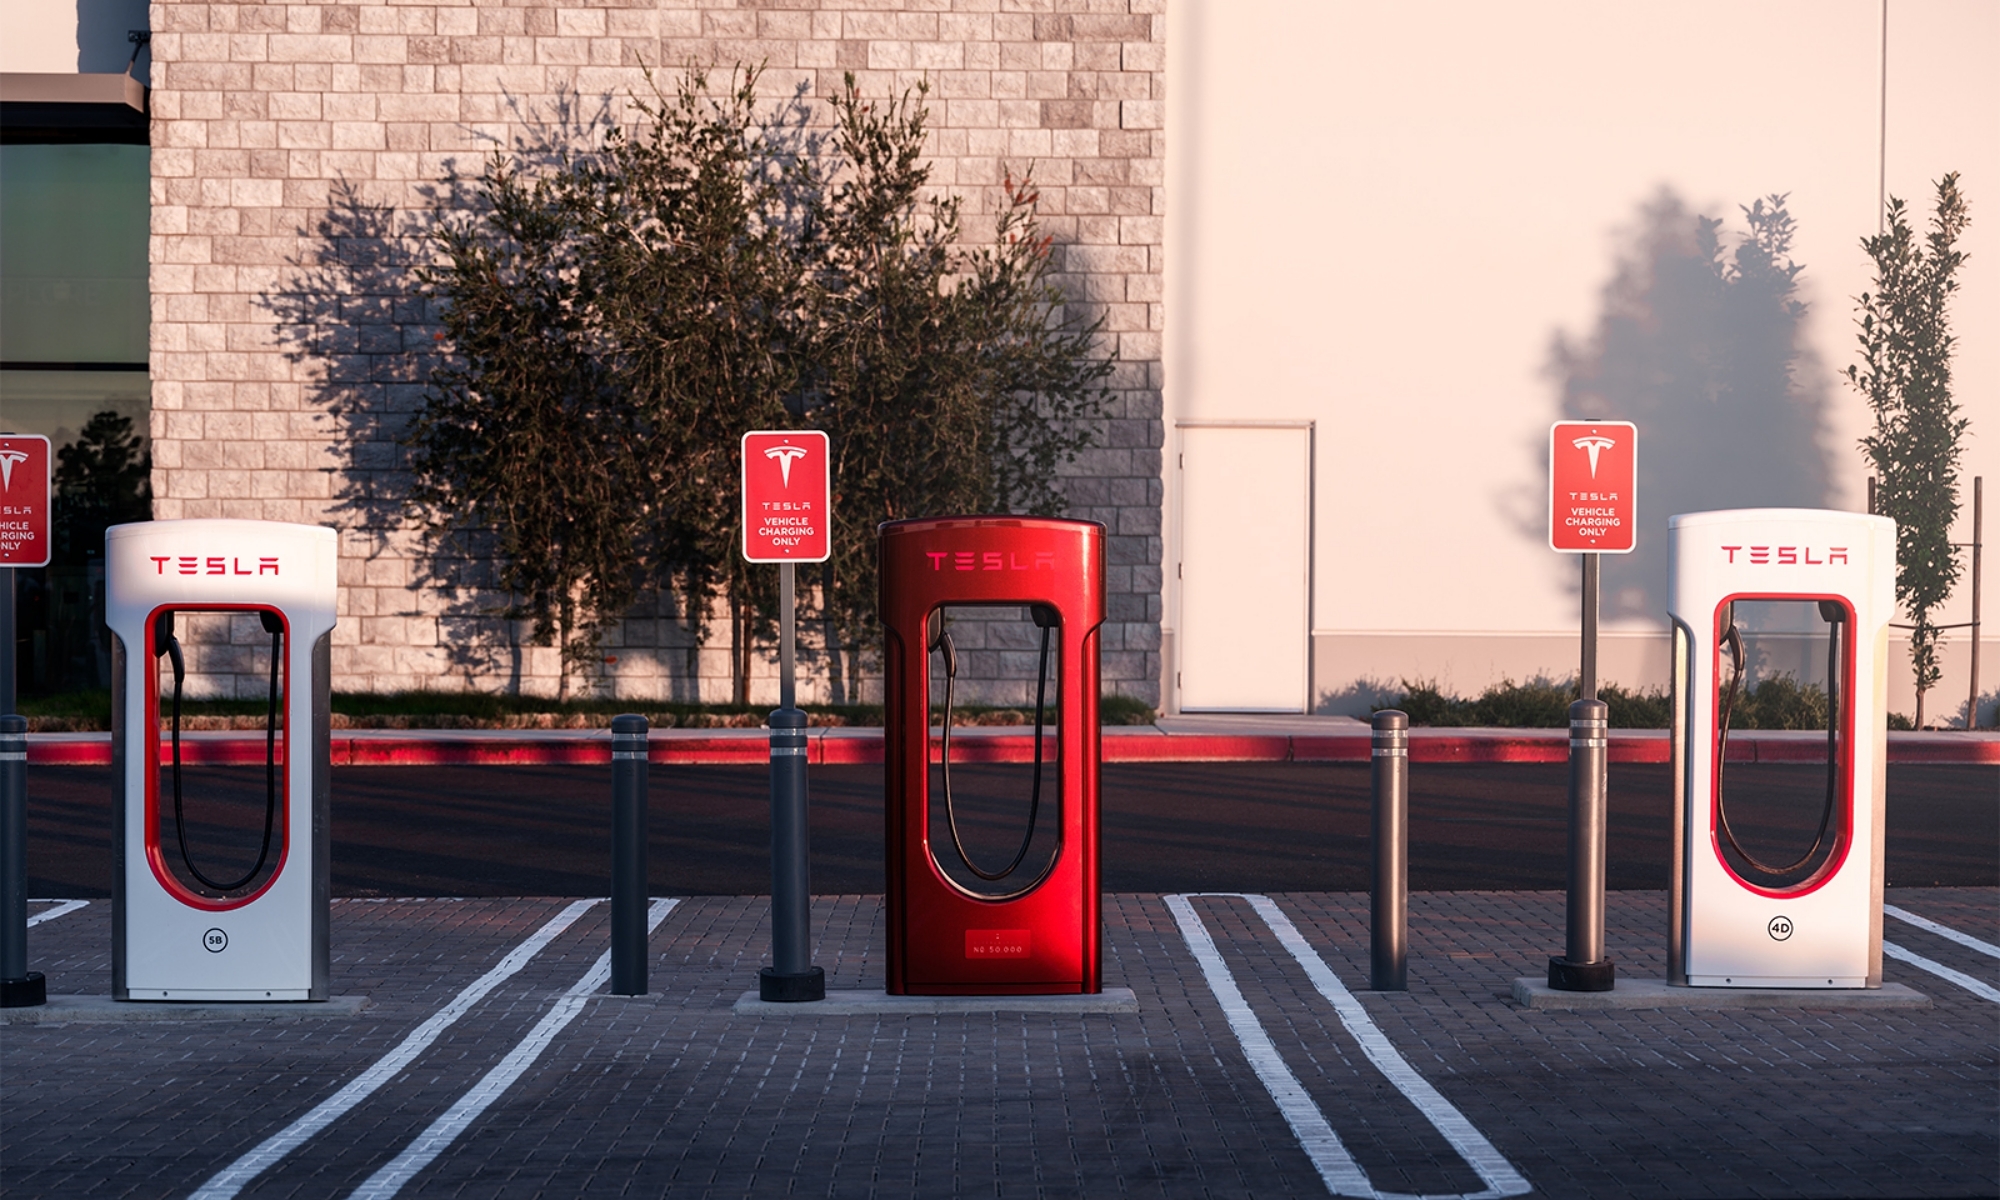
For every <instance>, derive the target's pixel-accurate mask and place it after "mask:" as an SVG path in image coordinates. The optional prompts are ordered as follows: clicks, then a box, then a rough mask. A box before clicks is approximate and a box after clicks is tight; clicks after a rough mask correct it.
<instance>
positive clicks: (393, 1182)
mask: <svg viewBox="0 0 2000 1200" xmlns="http://www.w3.org/2000/svg"><path fill="white" fill-rule="evenodd" d="M679 903H680V901H679V900H677V899H657V900H654V901H653V904H652V907H651V908H650V909H648V910H647V912H646V932H647V933H648V934H651V933H652V932H653V931H654V930H655V929H658V928H659V927H660V922H661V921H662V920H664V919H666V915H667V914H668V913H670V912H672V911H673V910H674V906H675V905H676V904H679ZM610 978H611V951H609V950H606V951H605V952H604V953H603V954H601V955H599V956H598V959H597V963H596V965H594V966H592V967H591V968H590V970H589V971H587V972H585V973H584V976H583V978H581V979H579V980H577V981H576V982H575V983H573V984H571V985H570V987H569V990H568V991H566V992H564V993H563V994H562V997H561V998H560V999H558V1000H557V1001H556V1004H555V1007H554V1008H552V1009H550V1010H549V1011H548V1012H547V1013H546V1014H545V1015H544V1016H543V1017H542V1019H541V1020H540V1021H538V1022H536V1024H535V1027H534V1028H533V1029H531V1030H529V1031H528V1036H526V1037H524V1038H522V1039H521V1040H520V1042H519V1043H517V1044H516V1045H515V1046H514V1048H513V1049H512V1050H509V1051H508V1052H507V1057H505V1058H503V1059H501V1060H500V1063H499V1065H497V1066H495V1067H494V1068H493V1069H492V1070H491V1071H488V1072H487V1073H486V1075H485V1077H484V1078H482V1079H480V1081H479V1082H478V1083H475V1084H473V1085H472V1088H471V1090H469V1091H467V1092H466V1093H465V1095H463V1096H460V1097H459V1098H458V1103H456V1104H454V1105H452V1106H451V1108H450V1109H448V1110H446V1112H445V1114H444V1115H443V1116H441V1117H439V1118H438V1119H437V1120H435V1121H433V1122H431V1124H430V1128H428V1129H426V1130H424V1131H423V1132H422V1133H420V1134H418V1135H417V1140H416V1141H414V1142H411V1143H410V1144H409V1146H408V1147H406V1148H405V1149H404V1150H403V1152H402V1153H401V1154H398V1155H397V1156H396V1157H395V1158H394V1159H393V1160H391V1161H390V1162H389V1163H388V1164H387V1165H386V1166H384V1167H383V1168H382V1169H381V1170H379V1171H377V1172H375V1173H374V1174H373V1175H370V1176H369V1177H368V1178H367V1179H365V1180H363V1181H362V1183H361V1186H360V1187H358V1188H355V1189H354V1191H353V1192H351V1193H349V1196H350V1200H390V1197H392V1196H394V1195H395V1194H396V1193H397V1192H400V1191H402V1190H403V1185H404V1184H406V1183H408V1182H410V1180H411V1179H413V1178H415V1177H416V1175H417V1172H419V1171H422V1170H423V1169H424V1168H425V1167H427V1166H429V1165H430V1164H431V1163H432V1162H433V1161H434V1160H436V1158H437V1156H438V1155H440V1154H443V1153H444V1152H445V1150H446V1149H447V1148H448V1147H450V1145H451V1144H452V1143H453V1142H455V1141H457V1140H458V1136H459V1135H460V1134H462V1133H464V1132H465V1131H466V1129H467V1127H469V1126H470V1125H471V1124H472V1123H473V1122H474V1121H476V1120H478V1119H479V1114H481V1113H483V1112H485V1111H486V1110H487V1109H488V1108H489V1107H491V1106H492V1104H493V1102H494V1101H495V1100H498V1099H499V1098H500V1096H501V1094H502V1093H503V1092H505V1091H506V1090H507V1089H508V1088H509V1087H512V1086H513V1084H514V1081H515V1080H517V1079H519V1078H520V1077H521V1076H522V1074H523V1073H524V1072H526V1071H527V1069H528V1068H529V1067H531V1066H533V1065H535V1060H536V1059H537V1058H540V1057H541V1055H542V1051H544V1050H546V1049H548V1047H549V1043H550V1042H552V1041H554V1040H555V1037H556V1035H557V1034H558V1033H561V1032H562V1031H563V1029H564V1027H565V1026H567V1025H568V1024H569V1023H570V1022H571V1021H574V1020H575V1019H576V1015H577V1014H578V1013H580V1012H582V1011H583V1006H584V1003H585V1002H586V1001H588V1000H589V999H590V997H591V993H593V992H595V991H596V990H597V989H598V988H601V987H603V986H604V985H605V983H606V982H607V981H609V980H610Z"/></svg>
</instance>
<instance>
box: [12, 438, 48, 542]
mask: <svg viewBox="0 0 2000 1200" xmlns="http://www.w3.org/2000/svg"><path fill="white" fill-rule="evenodd" d="M50 545H51V542H50V539H49V439H47V438H45V437H43V436H42V435H40V434H38V433H25V434H24V433H9V434H0V567H46V566H48V565H49V547H50Z"/></svg>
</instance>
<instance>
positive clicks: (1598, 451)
mask: <svg viewBox="0 0 2000 1200" xmlns="http://www.w3.org/2000/svg"><path fill="white" fill-rule="evenodd" d="M1638 479H1639V427H1638V426H1636V425H1634V424H1632V422H1630V421H1557V422H1556V423H1555V424H1554V425H1551V426H1549V548H1550V549H1552V550H1560V551H1563V552H1565V553H1570V554H1630V553H1631V552H1632V544H1633V538H1634V536H1635V534H1636V532H1637V529H1636V527H1637V524H1638V513H1639V508H1638V502H1637V497H1636V494H1635V493H1636V491H1637V483H1638Z"/></svg>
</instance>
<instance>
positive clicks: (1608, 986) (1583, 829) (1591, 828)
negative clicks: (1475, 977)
mask: <svg viewBox="0 0 2000 1200" xmlns="http://www.w3.org/2000/svg"><path fill="white" fill-rule="evenodd" d="M1610 711H1611V710H1610V706H1609V705H1607V704H1605V703H1604V701H1602V700H1597V699H1589V700H1578V701H1577V702H1576V703H1574V704H1572V705H1570V706H1569V920H1568V938H1567V945H1566V946H1565V953H1564V954H1563V956H1562V957H1561V958H1551V959H1550V960H1549V986H1550V987H1552V988H1554V989H1556V990H1557V991H1562V992H1608V991H1611V990H1613V988H1615V987H1616V985H1617V968H1616V967H1615V966H1613V965H1612V962H1611V960H1610V959H1608V958H1606V957H1605V956H1604V837H1605V834H1604V806H1605V790H1606V783H1607V772H1606V768H1607V765H1608V763H1609V761H1610V740H1609V734H1610V728H1609V727H1610V724H1611V721H1610V715H1609V714H1610Z"/></svg>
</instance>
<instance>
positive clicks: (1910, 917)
mask: <svg viewBox="0 0 2000 1200" xmlns="http://www.w3.org/2000/svg"><path fill="white" fill-rule="evenodd" d="M1882 911H1883V912H1885V913H1887V914H1888V915H1890V916H1892V917H1894V918H1896V919H1897V920H1898V921H1901V922H1903V923H1904V924H1906V925H1915V926H1916V927H1917V928H1918V929H1927V930H1929V931H1930V932H1932V933H1935V934H1937V935H1938V936H1939V937H1941V938H1945V939H1947V940H1950V941H1954V942H1957V943H1958V944H1959V945H1961V946H1964V947H1966V948H1967V949H1971V950H1977V951H1979V952H1980V953H1981V954H1984V955H1986V956H1987V957H1988V958H2000V946H1996V945H1994V944H1993V943H1992V942H1982V941H1980V940H1979V939H1978V938H1976V937H1973V936H1972V935H1971V934H1969V933H1960V932H1959V931H1958V930H1956V929H1953V928H1952V927H1951V926H1949V925H1940V924H1938V923H1937V922H1936V921H1933V920H1931V919H1930V918H1928V917H1920V916H1918V915H1917V914H1915V913H1913V912H1908V911H1906V910H1904V909H1900V908H1897V907H1896V906H1895V905H1893V904H1884V905H1883V906H1882Z"/></svg>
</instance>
